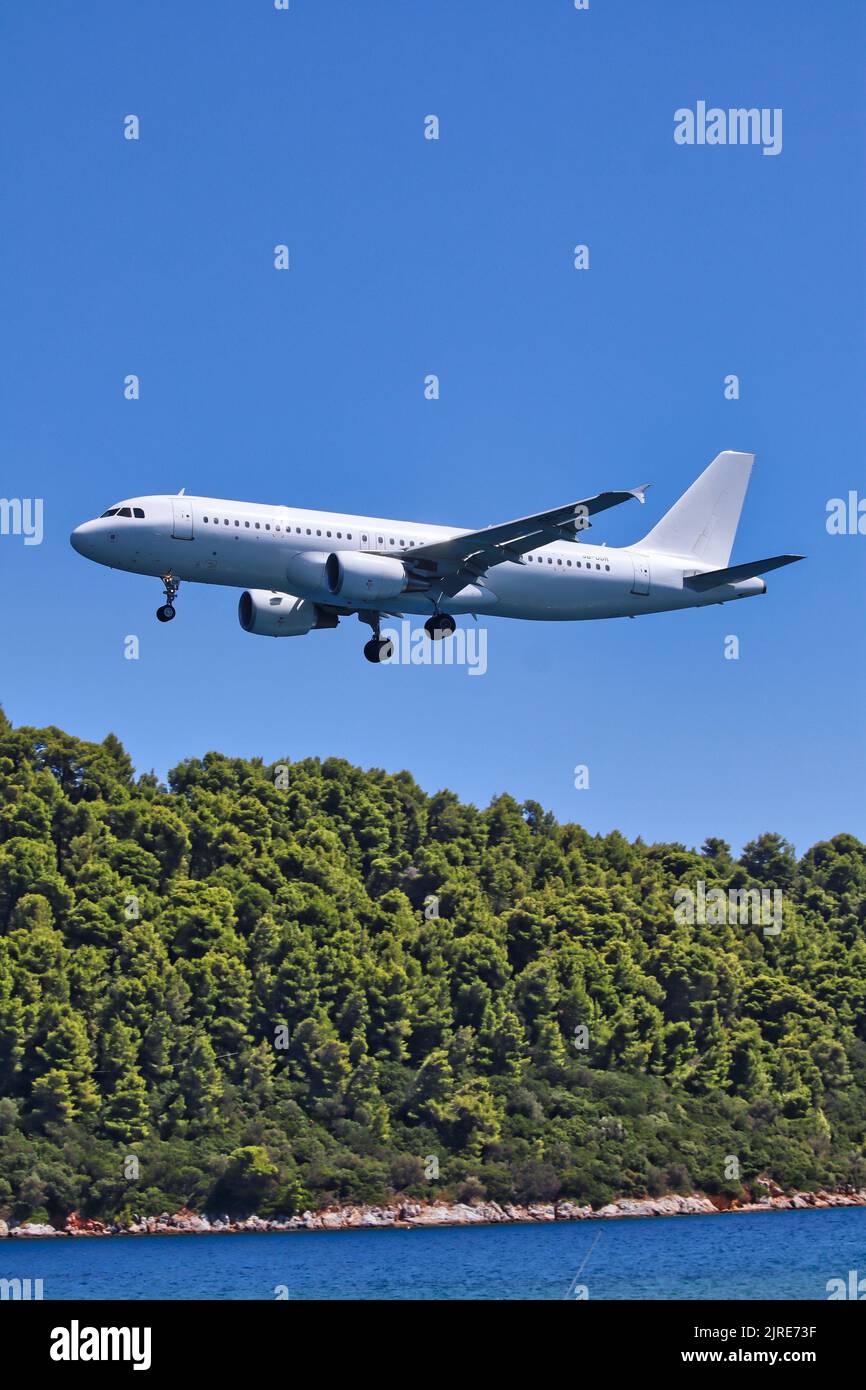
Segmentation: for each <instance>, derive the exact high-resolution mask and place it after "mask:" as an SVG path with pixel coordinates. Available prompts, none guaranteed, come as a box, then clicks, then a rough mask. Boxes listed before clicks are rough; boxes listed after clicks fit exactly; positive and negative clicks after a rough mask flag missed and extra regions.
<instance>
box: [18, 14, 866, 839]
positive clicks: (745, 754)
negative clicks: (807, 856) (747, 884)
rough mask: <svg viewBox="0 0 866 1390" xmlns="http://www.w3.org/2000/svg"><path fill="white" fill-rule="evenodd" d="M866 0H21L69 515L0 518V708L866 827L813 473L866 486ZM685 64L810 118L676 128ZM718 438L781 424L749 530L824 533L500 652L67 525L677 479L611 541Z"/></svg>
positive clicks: (429, 783) (26, 415)
mask: <svg viewBox="0 0 866 1390" xmlns="http://www.w3.org/2000/svg"><path fill="white" fill-rule="evenodd" d="M863 17H864V11H863V6H862V5H861V4H857V3H853V2H852V3H848V2H847V0H833V3H832V4H831V5H825V6H819V5H816V4H813V3H811V0H787V3H785V4H780V3H776V2H775V0H774V2H773V3H770V2H769V0H729V3H726V4H725V5H696V4H694V3H693V0H665V3H664V4H658V5H648V4H646V3H643V0H629V2H628V3H620V4H613V3H605V0H591V6H590V9H589V11H587V12H578V11H575V10H574V8H573V5H572V3H571V0H545V3H534V4H531V3H529V0H473V3H472V4H467V3H466V2H465V0H437V3H422V2H421V0H376V3H374V4H364V5H361V4H358V3H355V2H354V0H340V2H337V0H333V2H332V0H315V3H314V0H291V9H290V10H289V12H288V13H280V12H277V11H275V10H274V9H273V7H272V4H271V3H270V0H244V3H240V0H236V2H235V3H228V0H198V3H187V4H183V5H179V4H176V3H169V0H147V3H145V0H137V2H136V3H124V4H122V5H120V4H117V3H115V2H114V0H112V2H111V3H109V0H101V2H100V0H97V2H96V3H93V2H92V0H91V3H89V4H87V5H84V6H82V5H73V4H69V3H66V4H58V5H35V4H29V5H28V4H23V3H19V4H18V5H12V6H8V7H6V8H5V11H4V17H3V50H4V58H3V68H4V74H3V81H2V84H0V126H2V130H3V143H4V147H5V163H6V173H5V179H4V182H5V186H6V190H7V194H11V197H10V198H9V200H8V201H7V210H6V214H5V217H4V227H3V246H4V250H3V256H2V259H0V279H2V302H3V305H4V313H3V318H4V325H3V340H4V349H5V351H4V361H3V369H2V374H0V391H2V405H0V431H2V444H3V459H4V470H3V472H4V481H3V485H2V490H3V492H4V493H5V494H6V495H8V496H41V497H44V499H45V526H46V535H45V541H44V544H43V545H41V546H31V547H25V546H23V545H22V543H21V540H20V538H15V537H8V536H7V537H2V538H0V564H2V572H3V576H4V583H5V592H4V600H5V601H4V603H3V607H2V618H0V622H2V651H3V679H2V682H0V700H2V702H3V704H4V706H5V708H6V711H7V713H8V714H9V716H10V717H11V718H12V719H13V721H14V722H16V723H31V724H47V723H56V724H58V725H61V726H62V727H64V728H66V729H68V730H70V731H71V732H74V733H76V734H79V735H81V736H83V737H86V738H92V739H101V738H102V737H104V735H105V734H106V733H107V732H108V731H109V730H114V731H115V732H116V733H117V734H118V735H119V736H120V738H121V739H122V740H123V742H124V743H125V744H126V746H127V747H128V748H129V750H130V752H131V754H132V756H133V758H134V760H135V762H136V765H137V766H138V768H139V769H140V770H146V769H149V768H155V769H156V770H157V771H158V772H159V773H161V774H164V773H165V771H166V770H167V769H168V768H169V767H170V766H172V765H173V764H174V763H175V762H177V761H179V760H180V759H181V758H183V757H185V756H188V755H197V754H201V753H204V752H205V751H206V750H207V749H210V748H216V749H220V750H222V751H225V752H229V753H236V754H243V755H252V754H260V755H262V756H263V757H264V758H266V759H268V760H270V759H275V758H277V757H281V756H289V757H290V758H293V759H294V758H301V757H304V756H306V755H310V754H318V755H321V756H323V757H324V756H328V755H331V754H333V755H338V756H343V757H346V758H349V759H351V760H352V761H354V762H358V763H360V764H363V765H368V766H381V767H386V768H388V769H392V770H396V769H399V768H403V767H406V768H408V769H409V770H410V771H411V772H412V773H413V774H414V775H415V776H416V777H417V778H418V780H419V781H420V783H421V785H422V786H424V787H425V788H426V789H428V790H431V791H432V790H435V789H436V788H438V787H441V786H450V787H453V788H454V789H455V790H456V791H457V792H458V793H459V794H460V795H461V796H463V797H464V798H467V799H471V800H474V801H475V802H477V803H478V804H481V805H483V804H486V802H487V801H488V800H489V798H490V797H491V796H492V795H495V794H496V793H498V792H499V791H502V790H507V791H510V792H511V793H513V794H514V795H515V796H516V797H518V798H524V797H532V798H536V799H537V800H539V801H540V802H542V803H543V804H544V805H546V806H548V807H550V808H552V809H553V810H554V811H555V812H556V814H557V815H558V816H559V817H560V818H561V819H573V820H578V821H580V822H581V823H583V824H584V825H586V826H587V827H588V828H589V829H590V830H592V831H607V830H610V829H612V828H619V829H621V830H622V831H623V832H624V833H626V834H627V835H629V836H635V835H638V834H640V835H643V836H644V837H645V838H646V839H649V840H657V839H679V840H683V841H685V842H686V843H689V844H700V843H701V841H702V839H703V838H704V837H705V836H706V835H709V834H717V835H721V836H724V837H725V838H727V839H729V840H730V841H732V843H733V844H734V846H735V847H738V846H740V845H742V843H743V842H744V841H745V840H747V839H749V838H751V837H752V836H754V835H755V834H757V833H759V832H761V831H762V830H767V829H773V830H777V831H779V832H781V833H782V834H784V835H786V836H788V837H789V838H790V839H792V840H793V841H794V843H795V845H796V846H797V849H798V851H800V852H802V851H803V850H805V849H806V848H807V847H808V845H809V844H811V843H812V842H814V841H815V840H817V839H820V838H823V837H826V836H829V835H831V834H833V833H835V832H837V831H840V830H849V831H853V832H854V833H858V834H860V835H861V836H862V835H863V834H864V831H866V826H864V796H863V786H864V772H866V741H864V732H863V708H864V693H866V692H864V684H866V682H864V660H863V653H864V626H863V607H864V604H863V600H864V566H866V537H856V536H849V537H830V536H828V534H827V532H826V529H825V514H826V504H827V500H828V499H829V498H831V497H833V496H839V495H841V496H845V495H847V493H848V491H849V489H852V488H855V489H856V488H858V487H859V489H860V492H861V495H864V494H866V477H864V469H863V456H864V454H863V445H864V407H863V402H864V385H866V381H864V366H866V360H864V359H866V350H864V337H863V317H864V316H863V303H864V301H863V289H864V283H863V281H864V258H863V236H862V228H863V222H864V194H863V189H864V157H863V155H864V130H866V124H864V116H866V96H864V85H863V76H862V69H861V54H862V48H863V38H864V32H863V29H864V25H863V22H862V21H863ZM699 99H704V100H706V101H707V102H708V103H709V104H710V105H713V104H717V105H719V106H722V107H728V106H757V107H781V108H782V109H783V112H784V118H783V149H782V152H781V154H779V155H778V156H776V157H767V156H764V155H762V153H761V151H760V149H758V148H751V147H749V148H742V147H725V148H709V147H691V148H688V147H678V146H677V145H675V143H674V141H673V128H674V121H673V113H674V111H675V110H676V109H677V108H678V107H682V106H692V107H694V105H695V103H696V102H697V101H698V100H699ZM130 113H134V114H136V115H138V116H139V117H140V120H141V138H140V140H139V141H138V142H137V143H134V142H128V141H126V140H124V139H123V138H122V123H123V118H124V117H125V116H126V115H127V114H130ZM431 113H435V114H436V115H438V117H439V119H440V122H441V138H440V140H439V141H438V142H433V141H426V140H424V139H423V120H424V117H425V116H426V115H428V114H431ZM280 242H285V243H287V244H288V245H289V247H290V251H291V269H290V270H289V271H288V272H286V273H278V272H276V271H275V270H274V269H273V268H272V261H273V247H274V246H275V244H277V243H280ZM579 242H581V243H587V244H588V245H589V247H590V269H589V270H588V271H586V272H577V271H575V270H574V269H573V268H572V251H573V247H574V246H575V244H576V243H579ZM129 372H135V373H138V374H140V377H141V392H142V394H141V399H140V401H138V402H134V403H133V402H127V401H125V400H124V399H123V393H122V383H123V378H124V376H125V375H126V374H127V373H129ZM430 372H435V373H437V374H439V376H440V378H441V399H440V400H439V401H435V402H431V401H426V400H425V399H424V396H423V379H424V377H425V375H426V374H427V373H430ZM731 372H733V373H737V374H738V375H739V377H740V381H741V397H740V399H739V400H738V401H726V400H725V399H724V395H723V379H724V377H725V375H726V374H727V373H731ZM725 448H731V449H744V450H752V451H754V452H755V453H756V454H757V464H756V468H755V472H754V475H753V480H752V486H751V489H750V493H749V496H748V498H747V503H746V511H745V515H744V520H743V523H742V525H741V528H740V532H739V535H738V538H737V542H736V548H735V551H734V560H746V559H752V558H757V557H762V556H765V555H773V554H777V553H779V552H783V551H785V552H787V551H795V552H804V553H805V554H807V555H808V557H809V558H808V561H807V563H805V564H801V565H798V566H796V567H794V568H793V569H791V570H788V571H784V572H782V573H780V574H778V575H774V576H770V580H769V590H770V592H769V594H768V595H767V597H766V598H761V599H755V600H750V601H748V602H745V603H740V604H735V605H733V606H729V607H725V608H714V609H710V610H706V611H703V612H693V613H687V614H681V615H670V616H659V617H648V618H646V619H641V620H639V621H636V622H629V621H626V620H620V621H616V622H607V623H586V624H573V625H546V624H528V623H527V624H522V623H508V622H504V621H500V622H498V623H497V622H495V621H492V622H491V623H490V634H489V654H488V660H489V671H488V674H487V675H486V676H484V677H483V678H478V677H469V676H468V675H467V673H466V671H465V670H460V669H448V668H441V669H436V668H413V667H406V668H395V669H382V668H379V669H377V668H375V667H371V666H368V665H367V663H366V662H364V661H363V659H362V656H361V645H362V642H363V641H364V640H365V638H366V635H367V630H366V629H362V628H361V627H360V625H359V624H358V623H357V621H356V620H355V619H350V620H347V621H345V622H344V623H343V624H342V625H341V627H340V628H339V630H338V631H337V632H323V633H313V634H312V635H310V636H309V637H307V638H301V639H297V640H285V641H281V642H280V641H270V640H266V639H260V638H255V637H251V636H248V635H247V634H245V633H244V632H242V631H241V629H240V627H239V626H238V622H237V618H236V598H237V595H236V593H235V592H234V591H232V590H228V589H221V588H205V587H194V586H184V588H183V589H182V591H181V595H180V603H179V616H178V619H177V621H176V622H174V623H173V624H171V625H168V626H165V627H163V626H162V625H160V624H158V623H157V622H156V621H155V618H154V610H155V608H156V605H157V603H158V601H159V585H158V584H157V582H156V581H151V580H147V579H141V578H136V577H133V576H129V575H120V574H115V573H112V572H110V571H107V570H103V569H100V568H99V567H97V566H94V565H92V564H89V563H87V562H86V561H84V560H83V559H81V558H80V557H79V556H78V555H76V554H74V552H73V551H72V550H71V549H70V547H69V545H68V534H69V531H70V530H71V529H72V527H73V526H74V525H75V524H77V523H78V522H79V521H81V520H83V519H85V518H88V517H90V516H92V515H94V514H95V513H98V512H100V511H102V510H103V509H104V508H105V507H106V506H107V505H109V503H111V502H112V501H115V500H117V499H118V498H120V497H123V496H128V495H132V494H142V493H159V492H167V491H176V490H177V489H179V488H180V487H181V486H184V487H186V489H187V491H188V492H192V493H204V494H214V495H217V496H228V497H241V498H247V499H250V500H262V501H273V502H287V503H294V504H297V505H299V506H305V507H320V508H326V509H336V510H341V509H345V510H349V511H358V512H370V513H374V514H383V515H393V516H397V517H409V518H412V517H419V518H423V519H425V520H427V521H431V522H433V521H435V522H442V523H446V524H448V523H451V524H455V525H467V526H471V525H486V524H488V523H490V522H494V521H499V520H505V519H507V518H510V517H512V516H520V515H525V514H526V513H527V512H531V511H534V510H538V509H540V508H543V507H547V506H553V505H556V504H559V503H562V502H566V501H570V500H572V499H575V498H579V497H582V496H586V495H588V494H590V493H593V492H595V491H597V490H599V489H602V488H608V487H631V486H634V485H635V484H638V483H643V482H647V481H649V482H651V483H652V485H653V486H652V490H651V492H650V495H649V500H648V503H647V506H646V507H645V508H644V509H642V510H641V509H639V508H638V507H637V506H636V505H634V506H632V505H631V504H629V505H628V506H625V507H623V508H621V509H619V511H618V512H617V513H615V514H611V515H610V516H609V518H608V519H605V518H600V519H599V522H598V524H597V526H596V528H595V529H594V531H593V539H594V540H607V541H608V542H609V543H611V544H617V543H626V542H629V541H631V540H634V539H636V538H637V537H638V536H639V535H641V534H643V532H644V531H645V530H646V529H648V527H649V525H650V523H651V522H652V521H653V520H655V519H656V518H657V517H658V516H659V515H660V514H661V512H662V511H664V510H665V509H666V508H667V507H668V506H669V505H670V504H671V502H672V501H673V500H674V499H675V497H676V496H677V495H678V494H679V493H680V492H681V491H682V490H683V489H684V487H685V486H686V485H687V484H688V483H689V482H690V481H691V480H692V478H693V477H694V476H696V475H697V473H698V472H699V471H700V470H701V469H702V468H703V467H704V466H705V464H706V463H707V462H709V460H710V459H711V458H712V457H713V456H714V455H715V454H716V453H717V452H718V451H719V450H721V449H725ZM728 633H734V634H736V635H738V637H739V639H740V651H741V655H740V659H739V661H736V662H734V661H726V660H724V659H723V640H724V637H725V635H726V634H728ZM127 634H137V635H138V636H139V637H140V641H141V657H140V660H138V661H127V660H125V659H124V655H123V639H124V637H125V636H126V635H127ZM577 763H585V764H587V765H588V767H589V770H590V787H589V790H585V791H576V790H575V789H574V787H573V769H574V767H575V764H577Z"/></svg>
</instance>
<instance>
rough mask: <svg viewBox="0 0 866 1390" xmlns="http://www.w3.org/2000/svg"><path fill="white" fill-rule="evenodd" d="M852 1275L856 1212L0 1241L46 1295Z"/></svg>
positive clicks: (551, 1288) (616, 1294)
mask: <svg viewBox="0 0 866 1390" xmlns="http://www.w3.org/2000/svg"><path fill="white" fill-rule="evenodd" d="M851 1270H856V1271H858V1272H859V1273H858V1276H857V1277H859V1278H863V1277H864V1276H866V1208H853V1209H851V1208H849V1209H846V1210H826V1211H791V1212H760V1213H754V1214H752V1213H746V1214H743V1215H721V1216H685V1217H656V1218H650V1219H644V1220H618V1221H593V1222H587V1221H583V1222H577V1221H575V1222H562V1223H557V1224H556V1225H549V1226H483V1227H468V1228H467V1227H459V1228H440V1229H437V1230H409V1231H403V1230H399V1231H394V1230H384V1231H345V1232H304V1233H302V1234H290V1235H267V1234H263V1235H255V1234H251V1235H213V1236H208V1235H205V1236H195V1235H184V1236H135V1237H132V1236H108V1237H104V1238H99V1239H90V1240H88V1239H55V1240H52V1239H50V1238H49V1239H43V1240H28V1241H24V1240H17V1239H16V1240H4V1241H2V1242H0V1278H15V1277H18V1278H21V1279H25V1278H30V1279H42V1281H43V1296H44V1297H45V1298H46V1299H103V1298H122V1299H143V1298H156V1299H176V1298H200V1299H201V1298H205V1299H211V1298H213V1299H275V1298H278V1297H282V1298H289V1299H413V1298H423V1299H568V1298H575V1297H587V1296H588V1297H589V1298H590V1299H636V1298H640V1299H700V1298H723V1299H826V1298H827V1282H828V1280H831V1279H843V1280H844V1281H845V1283H846V1285H847V1284H848V1280H849V1271H851ZM581 1286H584V1288H585V1290H586V1292H585V1293H582V1292H581ZM864 1288H866V1284H864Z"/></svg>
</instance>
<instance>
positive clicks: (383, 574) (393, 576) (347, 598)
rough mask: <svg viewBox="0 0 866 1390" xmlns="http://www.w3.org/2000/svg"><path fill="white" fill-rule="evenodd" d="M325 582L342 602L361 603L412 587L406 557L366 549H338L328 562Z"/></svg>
mask: <svg viewBox="0 0 866 1390" xmlns="http://www.w3.org/2000/svg"><path fill="white" fill-rule="evenodd" d="M325 582H326V584H327V588H328V592H329V593H331V594H333V595H334V597H335V598H338V599H339V600H340V602H341V603H346V604H360V605H363V604H365V603H379V602H380V601H381V600H382V599H389V598H396V597H397V595H398V594H403V593H405V592H406V590H407V588H408V587H409V580H408V577H407V575H406V570H405V567H404V565H403V563H402V561H400V560H397V559H395V558H394V557H393V556H391V555H371V554H369V553H368V552H367V551H365V550H364V551H358V550H335V551H334V552H333V553H332V554H331V555H329V556H328V558H327V560H326V562H325Z"/></svg>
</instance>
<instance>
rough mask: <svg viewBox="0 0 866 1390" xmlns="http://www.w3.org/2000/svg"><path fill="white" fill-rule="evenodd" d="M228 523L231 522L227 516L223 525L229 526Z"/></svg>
mask: <svg viewBox="0 0 866 1390" xmlns="http://www.w3.org/2000/svg"><path fill="white" fill-rule="evenodd" d="M228 524H229V519H228V517H226V518H225V520H224V522H223V526H228Z"/></svg>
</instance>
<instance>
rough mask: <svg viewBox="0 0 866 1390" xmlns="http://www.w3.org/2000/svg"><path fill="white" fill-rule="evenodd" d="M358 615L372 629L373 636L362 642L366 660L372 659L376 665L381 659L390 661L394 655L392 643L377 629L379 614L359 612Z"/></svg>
mask: <svg viewBox="0 0 866 1390" xmlns="http://www.w3.org/2000/svg"><path fill="white" fill-rule="evenodd" d="M358 617H359V618H360V620H361V622H362V623H369V624H370V627H371V628H372V629H373V636H372V637H371V638H370V640H369V642H366V643H365V644H364V655H365V657H366V658H367V660H368V661H372V663H373V665H374V666H378V665H379V663H380V662H382V661H390V660H391V657H392V656H393V655H394V643H393V642H392V641H391V639H390V637H383V636H382V634H381V632H380V631H379V622H380V618H379V614H378V613H372V612H363V613H359V614H358Z"/></svg>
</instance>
